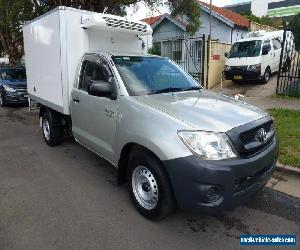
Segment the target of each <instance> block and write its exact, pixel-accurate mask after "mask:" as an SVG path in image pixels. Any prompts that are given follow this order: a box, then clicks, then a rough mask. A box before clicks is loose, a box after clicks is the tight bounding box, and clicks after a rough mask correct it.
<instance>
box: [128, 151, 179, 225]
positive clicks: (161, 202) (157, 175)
mask: <svg viewBox="0 0 300 250" xmlns="http://www.w3.org/2000/svg"><path fill="white" fill-rule="evenodd" d="M128 164H129V166H128V185H129V193H130V197H131V199H132V201H133V203H134V204H135V207H136V208H137V210H138V211H139V212H140V213H141V214H142V215H143V216H145V217H146V218H148V219H151V220H161V219H163V218H165V217H167V216H168V215H169V214H171V213H172V212H173V211H174V210H175V208H176V204H175V199H174V195H173V191H172V188H171V185H170V182H169V180H168V177H167V175H166V173H165V171H164V169H163V166H162V163H161V162H160V161H159V160H158V159H157V158H156V157H154V156H153V155H152V154H151V153H150V152H148V151H146V150H144V149H142V148H139V147H137V148H135V149H134V150H133V151H132V153H131V154H130V158H129V163H128Z"/></svg>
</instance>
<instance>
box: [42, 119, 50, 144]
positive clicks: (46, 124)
mask: <svg viewBox="0 0 300 250" xmlns="http://www.w3.org/2000/svg"><path fill="white" fill-rule="evenodd" d="M43 133H44V136H45V138H46V140H47V141H49V140H50V126H49V122H48V120H47V119H44V120H43Z"/></svg>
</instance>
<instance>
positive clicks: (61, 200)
mask: <svg viewBox="0 0 300 250" xmlns="http://www.w3.org/2000/svg"><path fill="white" fill-rule="evenodd" d="M0 159H1V161H0V249H240V246H239V236H240V234H248V233H251V234H275V233H276V234H277V233H279V234H280V233H282V234H297V239H298V246H300V245H299V238H300V213H299V210H300V200H299V199H297V198H293V197H290V196H288V195H285V194H283V193H280V192H277V191H274V190H271V189H267V188H265V189H264V190H263V191H262V192H260V193H259V194H258V195H257V196H256V197H255V198H253V199H252V200H251V201H249V202H248V203H247V204H246V205H244V206H242V207H239V208H237V209H235V210H234V211H229V212H226V213H225V214H223V215H220V216H217V217H212V216H206V215H199V214H198V215H197V214H192V213H188V212H182V211H178V212H177V213H175V214H174V215H173V216H171V217H170V218H168V219H166V220H164V221H161V222H151V221H148V220H146V219H145V218H143V217H142V216H140V215H139V214H138V213H137V212H136V210H135V209H134V207H133V205H132V203H131V201H130V199H129V196H128V192H127V189H126V186H121V187H120V186H117V185H116V171H115V170H114V169H113V168H112V167H111V166H110V164H108V163H107V162H106V161H104V160H103V159H101V158H100V157H98V156H97V155H95V154H93V153H91V152H90V151H88V150H86V149H85V148H84V147H82V146H80V145H79V144H77V143H75V142H74V141H73V140H68V141H66V142H64V143H63V144H62V145H61V146H59V147H54V148H50V147H48V146H46V144H45V143H44V141H43V139H42V137H41V132H40V129H39V126H38V119H37V112H29V111H28V110H27V109H26V108H11V107H10V108H9V107H8V108H2V109H0ZM187 195H188V194H187ZM243 249H247V248H245V247H243ZM251 249H254V248H251ZM259 249H261V248H259ZM270 249H273V248H270ZM276 249H280V248H277V247H276Z"/></svg>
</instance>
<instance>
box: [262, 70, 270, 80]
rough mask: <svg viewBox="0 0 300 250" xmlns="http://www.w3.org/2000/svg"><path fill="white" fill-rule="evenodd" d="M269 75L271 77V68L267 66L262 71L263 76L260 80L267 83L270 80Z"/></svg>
mask: <svg viewBox="0 0 300 250" xmlns="http://www.w3.org/2000/svg"><path fill="white" fill-rule="evenodd" d="M270 77H271V70H270V69H269V68H267V69H266V70H265V73H264V77H263V79H262V82H263V83H268V81H269V80H270Z"/></svg>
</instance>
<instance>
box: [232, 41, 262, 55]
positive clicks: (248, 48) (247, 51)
mask: <svg viewBox="0 0 300 250" xmlns="http://www.w3.org/2000/svg"><path fill="white" fill-rule="evenodd" d="M260 48H261V40H253V41H245V42H237V43H235V44H233V46H232V48H231V50H230V52H229V54H230V55H229V58H236V57H255V56H259V54H260Z"/></svg>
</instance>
